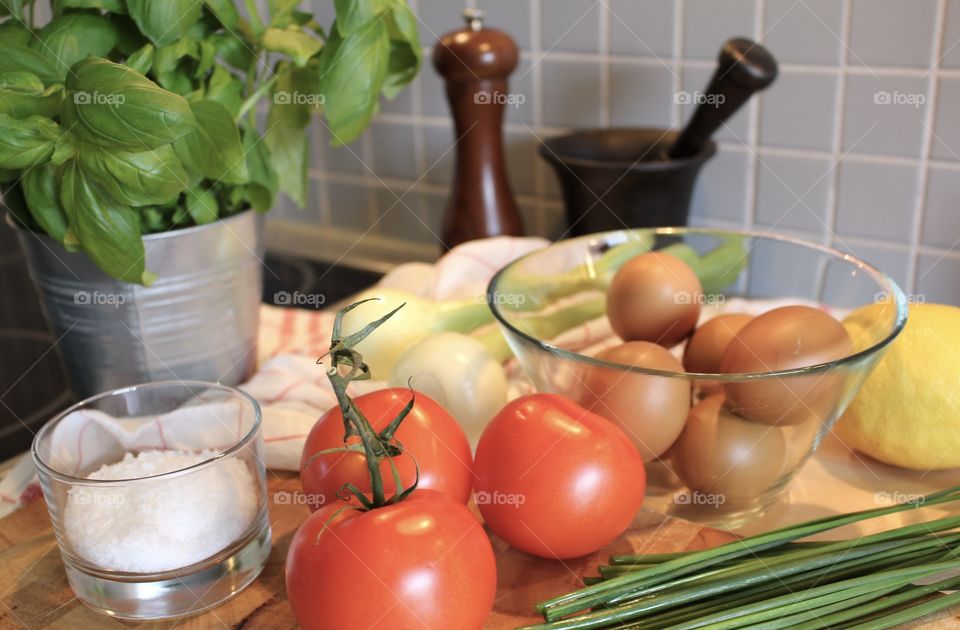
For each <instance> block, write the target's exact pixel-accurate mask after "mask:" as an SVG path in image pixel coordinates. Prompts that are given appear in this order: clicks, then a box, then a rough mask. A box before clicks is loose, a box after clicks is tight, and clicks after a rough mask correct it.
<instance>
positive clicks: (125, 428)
mask: <svg viewBox="0 0 960 630" xmlns="http://www.w3.org/2000/svg"><path fill="white" fill-rule="evenodd" d="M260 418H261V416H260V407H259V405H258V404H257V402H256V401H255V400H254V399H253V398H251V397H250V396H249V395H247V394H246V393H244V392H241V391H238V390H235V389H232V388H230V387H224V386H221V385H217V384H213V383H203V382H196V381H176V382H174V381H168V382H158V383H148V384H144V385H137V386H133V387H127V388H124V389H118V390H114V391H110V392H106V393H104V394H100V395H98V396H94V397H92V398H88V399H87V400H84V401H82V402H80V403H78V404H76V405H74V406H72V407H70V408H69V409H67V410H66V411H64V412H63V413H61V414H60V415H59V416H57V417H56V418H54V419H52V420H50V421H49V422H48V423H47V424H46V425H44V426H43V428H42V429H41V430H40V432H39V433H38V434H37V436H36V438H35V439H34V442H33V459H34V462H35V463H36V465H37V469H38V474H39V478H40V484H41V486H42V487H43V494H44V498H45V499H46V502H47V508H48V510H49V512H50V520H51V523H52V525H53V530H54V533H55V535H56V537H57V543H58V545H59V547H60V555H61V557H62V558H63V565H64V569H65V570H66V574H67V579H68V581H69V582H70V586H71V587H72V588H73V590H74V592H75V593H76V595H77V597H78V598H79V599H80V600H81V601H82V602H84V603H85V604H87V605H88V606H90V607H92V608H94V609H96V610H99V611H101V612H104V613H106V614H109V615H112V616H115V617H119V618H123V619H160V618H169V617H179V616H183V615H190V614H195V613H198V612H200V611H203V610H206V609H209V608H212V607H214V606H216V605H218V604H220V603H222V602H223V601H225V600H226V599H228V598H230V597H231V596H233V595H234V594H236V593H238V592H240V591H241V590H242V589H243V588H244V587H246V586H247V585H248V584H250V582H252V581H253V580H254V579H255V578H256V577H257V575H259V573H260V571H261V570H262V569H263V567H264V565H265V563H266V560H267V557H268V556H269V555H270V547H271V532H270V523H269V520H268V517H267V488H266V470H265V467H264V464H263V453H262V451H263V438H262V436H261V432H260ZM171 451H175V453H171ZM134 457H138V459H143V460H147V462H148V463H149V466H151V467H150V468H146V469H144V467H145V466H146V465H147V464H136V463H131V462H130V459H131V458H134ZM125 458H126V459H125ZM120 462H122V463H120ZM118 463H120V464H119V466H122V467H123V468H119V470H118V469H117V468H116V467H113V472H112V473H111V474H109V475H107V474H105V473H103V472H100V473H98V472H97V471H99V470H100V469H101V468H102V467H103V466H107V465H111V464H118ZM91 475H94V476H95V477H97V478H89V477H90V476H91ZM107 477H109V478H107ZM114 477H124V478H114Z"/></svg>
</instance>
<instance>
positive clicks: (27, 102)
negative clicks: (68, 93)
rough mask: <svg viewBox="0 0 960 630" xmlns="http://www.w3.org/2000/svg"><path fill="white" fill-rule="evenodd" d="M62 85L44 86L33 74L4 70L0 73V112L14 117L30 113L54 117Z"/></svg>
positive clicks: (22, 116)
mask: <svg viewBox="0 0 960 630" xmlns="http://www.w3.org/2000/svg"><path fill="white" fill-rule="evenodd" d="M62 98H63V86H62V85H51V86H50V87H49V88H44V87H43V83H42V82H41V81H40V79H39V78H38V77H37V75H35V74H31V73H29V72H6V73H4V74H0V114H10V115H11V116H13V117H14V118H24V117H26V116H30V115H37V116H45V117H47V118H54V117H55V116H56V115H57V112H58V111H59V110H60V100H61V99H62Z"/></svg>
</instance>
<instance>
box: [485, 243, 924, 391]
mask: <svg viewBox="0 0 960 630" xmlns="http://www.w3.org/2000/svg"><path fill="white" fill-rule="evenodd" d="M644 233H645V234H652V235H654V236H661V235H666V236H676V235H683V234H702V235H704V236H717V237H722V236H741V237H751V238H755V239H763V240H768V241H774V242H782V243H789V244H791V245H797V246H800V247H803V248H806V249H811V250H815V251H819V252H822V253H824V254H828V255H830V256H832V257H833V258H836V259H839V260H842V261H844V262H846V263H848V264H851V265H854V266H855V267H857V268H858V269H862V270H864V271H866V272H867V273H869V274H870V275H871V276H872V277H873V278H874V280H875V281H877V283H878V284H880V285H883V284H886V285H887V286H886V287H881V289H883V290H886V291H887V294H888V295H890V296H891V297H892V298H893V302H892V304H893V305H894V306H895V307H896V320H895V321H894V324H893V328H892V330H891V331H890V332H889V333H888V334H887V335H886V336H885V337H884V338H883V339H881V340H880V341H878V342H876V343H875V344H873V345H871V346H869V347H868V348H864V349H863V350H859V351H857V352H854V353H852V354H848V355H846V356H844V357H841V358H840V359H837V360H835V361H828V362H825V363H817V364H814V365H805V366H802V367H798V368H792V369H788V370H771V371H769V372H742V373H732V372H731V373H723V374H711V373H706V372H674V371H671V370H655V369H651V368H644V367H639V366H634V365H628V364H626V363H615V362H612V361H605V360H603V359H597V358H596V357H591V356H587V355H585V354H580V353H578V352H573V351H572V350H566V349H564V348H560V347H558V346H554V345H553V344H550V343H547V342H546V341H543V340H542V339H538V338H537V337H534V336H533V335H530V334H528V333H526V332H524V331H522V330H520V329H518V328H517V327H516V326H514V325H513V324H512V323H510V322H509V321H508V320H507V319H506V317H505V316H504V314H503V313H502V312H501V310H500V307H501V306H502V305H501V304H500V302H499V301H498V300H497V299H496V295H495V294H496V292H497V285H498V284H499V281H500V279H501V276H503V275H504V274H506V273H507V272H509V271H510V270H511V269H512V268H514V267H515V266H516V265H519V264H520V263H522V262H523V261H525V260H527V259H528V258H531V257H532V256H534V255H536V254H541V253H543V252H545V251H547V250H548V249H550V248H552V247H555V246H558V245H567V244H571V243H577V242H589V241H593V240H599V241H603V240H606V239H605V237H609V236H610V235H614V234H626V235H630V234H644ZM486 298H487V304H489V305H490V310H491V311H492V312H493V316H494V318H495V319H496V320H497V322H498V323H499V324H500V325H501V326H503V327H504V328H506V329H507V331H509V333H510V334H513V335H516V336H518V337H520V338H521V339H523V340H524V341H526V342H527V343H530V344H532V345H533V346H535V347H536V348H537V349H539V350H541V351H543V352H546V353H547V354H550V355H553V356H555V357H557V358H560V359H566V360H571V361H575V362H579V363H585V364H587V365H593V366H596V367H601V368H609V369H612V370H620V371H627V372H633V373H636V374H647V375H651V376H665V377H669V378H681V379H693V380H710V381H725V382H739V381H751V380H761V379H767V378H776V377H782V376H797V375H803V374H816V373H819V372H826V371H829V370H832V369H834V368H835V367H837V366H841V365H846V364H848V363H854V362H857V361H859V360H860V359H863V358H866V357H868V356H870V355H872V354H874V353H876V352H877V351H879V350H881V349H883V348H884V347H886V346H887V345H888V344H889V343H890V342H892V341H893V340H894V339H895V338H896V337H897V335H899V334H900V332H901V331H902V330H903V328H904V326H906V324H907V314H908V308H907V297H906V295H905V294H904V293H903V290H902V289H901V288H900V286H899V285H898V284H897V283H896V282H895V281H894V280H893V278H891V277H890V276H889V275H887V274H885V273H884V272H882V271H880V270H879V269H877V268H876V267H874V266H873V265H871V264H870V263H868V262H865V261H864V260H862V259H861V258H858V257H856V256H854V255H853V254H848V253H845V252H842V251H840V250H838V249H836V248H833V247H830V246H828V245H822V244H820V243H814V242H813V241H808V240H806V239H802V238H796V237H793V236H788V235H786V234H780V233H777V232H769V231H762V230H747V229H727V228H711V227H689V226H683V227H657V228H623V229H619V230H608V231H606V232H596V233H593V234H585V235H583V236H577V237H575V238H571V239H564V240H560V241H555V242H554V243H551V244H549V245H546V246H544V247H541V248H539V249H536V250H534V251H532V252H528V253H526V254H524V255H523V256H521V257H519V258H517V259H516V260H513V261H511V262H509V263H507V264H506V265H504V266H503V267H502V268H500V270H498V271H497V273H495V274H494V275H493V277H492V278H491V279H490V283H489V284H488V285H487V295H486Z"/></svg>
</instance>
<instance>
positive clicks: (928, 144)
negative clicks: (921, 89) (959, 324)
mask: <svg viewBox="0 0 960 630" xmlns="http://www.w3.org/2000/svg"><path fill="white" fill-rule="evenodd" d="M934 25H935V26H936V27H937V29H936V31H935V32H934V34H933V42H931V45H930V48H931V51H930V67H931V68H932V70H933V71H932V72H930V76H929V77H928V79H927V103H928V105H927V110H926V111H925V112H924V121H923V128H924V134H923V138H922V139H921V143H922V144H921V148H920V164H919V168H918V169H917V205H916V206H915V207H914V209H913V222H912V224H911V226H910V256H909V258H908V259H907V278H908V280H907V281H908V282H909V283H910V286H909V287H908V289H907V291H908V292H909V293H915V292H916V291H917V289H918V285H919V284H920V280H921V279H922V277H921V276H920V260H919V258H920V256H919V249H920V239H921V235H922V231H923V219H924V211H925V210H926V205H927V185H928V182H929V179H930V154H931V153H932V152H933V136H934V131H933V126H934V125H935V124H936V115H937V96H938V89H939V82H940V79H939V77H938V74H937V72H936V70H937V69H938V68H939V67H940V49H941V48H942V47H943V38H944V34H945V31H946V25H947V0H937V14H936V21H935V22H934Z"/></svg>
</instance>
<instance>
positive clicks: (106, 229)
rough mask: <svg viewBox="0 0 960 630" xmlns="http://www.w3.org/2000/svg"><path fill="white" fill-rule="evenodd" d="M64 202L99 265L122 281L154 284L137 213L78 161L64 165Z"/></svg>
mask: <svg viewBox="0 0 960 630" xmlns="http://www.w3.org/2000/svg"><path fill="white" fill-rule="evenodd" d="M60 202H61V203H62V204H63V209H64V210H65V211H66V214H67V218H68V220H69V221H70V232H72V234H73V236H74V238H75V239H76V241H77V242H78V243H79V244H80V246H81V247H82V248H83V251H84V252H86V253H87V255H88V256H90V258H92V259H93V262H95V263H96V264H97V266H98V267H100V268H101V269H103V270H104V271H105V272H106V273H108V274H109V275H111V276H113V277H114V278H118V279H120V280H125V281H127V282H136V283H140V284H149V283H150V281H151V279H152V278H151V276H152V275H153V274H148V273H147V272H146V269H145V262H144V261H145V254H144V250H143V241H142V240H141V239H140V221H139V219H138V217H137V213H136V212H135V211H134V210H133V209H132V208H131V207H130V206H126V205H123V204H122V203H120V202H118V201H117V200H116V199H113V198H112V197H110V195H108V194H106V193H105V192H104V191H103V189H102V188H100V187H99V186H98V185H97V184H96V182H94V181H93V180H92V179H91V178H89V177H87V176H86V174H85V173H84V171H83V169H82V167H81V166H80V165H79V164H78V163H77V162H76V161H71V162H70V163H68V164H67V165H66V166H65V167H64V171H63V176H62V181H61V185H60Z"/></svg>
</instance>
